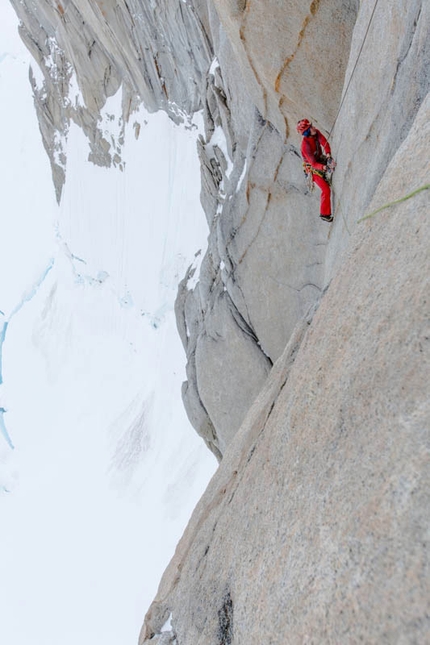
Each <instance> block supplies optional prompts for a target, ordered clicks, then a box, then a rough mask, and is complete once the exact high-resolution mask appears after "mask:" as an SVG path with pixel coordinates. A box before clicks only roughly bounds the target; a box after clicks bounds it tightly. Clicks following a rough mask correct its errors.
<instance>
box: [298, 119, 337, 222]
mask: <svg viewBox="0 0 430 645" xmlns="http://www.w3.org/2000/svg"><path fill="white" fill-rule="evenodd" d="M297 132H298V133H299V134H301V135H302V136H303V139H302V146H301V150H302V157H303V168H304V171H305V173H306V174H307V175H309V176H310V177H311V178H312V182H314V183H315V184H316V185H317V186H318V188H320V189H321V205H320V217H321V219H322V220H323V221H324V222H332V221H333V216H332V213H331V199H330V183H329V181H330V179H329V176H330V175H331V173H332V172H333V170H334V169H335V167H336V162H335V161H334V159H332V158H331V150H330V144H329V142H328V141H327V139H326V138H325V136H324V135H323V134H322V133H321V132H320V131H319V130H317V129H316V128H314V126H313V125H312V123H311V122H310V121H308V119H301V121H299V122H298V123H297ZM323 150H324V152H323Z"/></svg>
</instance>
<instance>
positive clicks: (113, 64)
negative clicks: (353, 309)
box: [11, 0, 358, 458]
mask: <svg viewBox="0 0 430 645" xmlns="http://www.w3.org/2000/svg"><path fill="white" fill-rule="evenodd" d="M11 2H12V4H13V5H14V7H15V9H16V11H17V13H18V15H19V17H20V18H21V20H22V26H21V34H22V37H23V39H24V40H25V42H26V43H27V45H28V46H29V48H30V50H31V51H32V53H33V55H34V57H35V59H36V61H37V63H38V64H39V66H40V68H41V70H42V73H43V78H44V83H43V84H40V82H39V83H38V82H37V81H36V78H35V76H36V75H34V77H33V79H32V83H33V88H34V95H35V101H36V107H37V110H38V114H39V122H40V128H41V132H42V136H43V140H44V143H45V147H46V149H47V151H48V154H49V155H50V158H51V164H52V168H53V177H54V182H55V185H56V189H57V195H58V198H60V195H61V189H62V185H63V182H64V177H65V172H66V166H67V160H66V157H65V154H64V151H63V140H64V137H67V132H68V128H69V127H70V124H71V122H75V123H77V124H78V125H79V126H80V127H82V128H83V130H84V131H85V133H86V134H87V136H88V139H89V142H90V148H91V152H90V159H91V160H92V161H93V162H94V163H97V164H101V165H108V166H109V165H116V166H118V167H119V168H120V169H122V168H123V165H122V158H121V147H122V144H123V133H122V132H120V133H119V135H118V138H117V140H115V141H108V140H106V138H105V137H104V133H103V129H102V127H101V124H100V112H101V110H102V109H103V106H104V105H105V102H106V99H107V98H109V97H110V96H112V95H113V94H115V92H117V90H118V88H119V87H120V86H121V88H122V97H123V98H122V102H123V116H122V119H123V123H124V122H126V121H127V120H128V119H129V118H130V116H131V114H132V112H133V109H134V108H135V107H136V106H137V105H138V104H139V103H141V102H143V103H144V104H145V106H146V107H147V108H148V109H149V110H156V109H164V110H166V111H167V113H168V114H169V115H170V116H171V117H172V118H173V119H175V121H176V122H179V121H185V122H186V121H187V119H188V118H189V117H190V116H191V115H192V114H193V113H194V112H195V111H196V110H200V109H202V110H203V114H204V123H205V132H204V133H203V134H202V135H201V137H200V140H199V143H198V152H199V156H200V160H201V169H202V170H201V172H202V204H203V207H204V210H205V213H206V217H207V221H208V226H209V231H210V233H209V240H208V251H207V254H206V257H205V260H204V262H203V267H202V271H201V273H200V281H199V284H198V286H197V287H196V288H195V289H194V290H190V293H188V294H187V293H186V292H187V286H186V283H185V282H183V284H182V289H181V293H180V296H179V298H178V305H177V313H178V324H179V327H180V328H181V329H182V333H181V335H182V338H183V341H184V346H185V349H186V352H187V362H188V367H187V374H188V381H187V383H186V384H184V388H183V393H184V403H185V407H186V409H187V413H188V416H189V418H190V419H191V421H192V423H193V425H194V426H195V428H196V430H197V431H198V432H199V433H200V434H201V435H202V437H203V438H204V439H205V441H206V443H207V444H208V446H209V447H210V448H211V449H212V450H213V452H214V453H215V454H216V455H217V457H219V458H220V457H221V455H222V454H223V453H224V451H225V448H226V446H227V445H228V443H229V442H230V440H231V438H232V436H233V435H234V433H235V432H236V431H237V429H238V428H239V426H240V424H241V422H242V420H243V418H244V416H245V414H246V411H247V410H248V408H249V406H250V405H251V403H252V401H253V399H254V398H255V396H256V394H257V393H258V391H259V389H260V388H261V386H262V384H263V383H264V381H265V379H266V377H267V374H268V372H269V370H270V368H271V366H272V364H273V361H275V360H276V359H277V358H278V357H279V356H280V354H281V353H282V351H283V349H284V347H285V344H286V342H287V340H288V338H289V336H290V334H291V333H292V330H293V328H294V326H295V324H296V323H297V321H298V320H299V319H300V318H301V317H302V316H303V314H304V313H305V311H306V310H307V309H308V307H309V306H310V304H311V303H313V302H314V301H315V299H316V298H318V296H319V293H320V291H321V288H322V287H323V285H324V258H325V246H326V243H327V235H328V231H327V229H326V228H324V225H323V224H321V223H320V222H319V221H315V215H316V214H317V211H318V206H317V198H316V196H312V197H310V195H309V194H308V191H307V188H306V186H305V183H304V181H303V173H302V170H301V162H300V158H299V153H298V149H297V144H298V143H299V142H298V140H297V138H296V136H295V132H294V123H295V121H296V120H297V118H298V117H299V116H302V114H303V113H304V112H307V113H308V116H309V117H311V118H313V119H314V121H315V123H317V124H318V125H319V126H320V127H322V128H326V129H327V128H328V127H329V125H330V123H331V122H332V121H333V119H334V116H335V111H336V107H337V105H338V103H339V100H340V96H341V91H342V84H343V77H344V72H345V68H346V65H347V61H348V53H349V47H350V41H351V37H352V30H353V27H354V24H355V20H356V15H357V10H358V3H357V2H356V1H355V0H331V1H330V2H324V3H321V2H317V1H316V0H313V1H312V2H309V3H304V4H303V3H301V2H293V3H290V5H291V6H288V8H286V7H284V6H281V5H280V4H279V2H277V1H275V0H270V1H268V2H265V3H264V7H263V5H262V4H261V3H256V2H246V3H245V2H236V1H235V2H232V1H229V2H226V1H221V0H216V1H215V2H208V1H207V0H186V1H183V0H175V1H173V2H170V1H169V2H167V1H166V2H164V1H163V2H157V3H154V2H152V0H127V2H125V0H119V1H116V0H103V1H101V0H97V1H95V2H91V3H89V2H87V1H86V0H67V1H65V0H63V1H61V2H60V0H58V1H57V0H55V1H54V0H38V1H37V2H33V1H31V2H30V0H23V1H19V0H11ZM263 9H264V10H263ZM328 41H329V42H330V45H328ZM321 57H323V59H324V65H316V64H315V61H316V60H319V59H320V58H321ZM76 85H78V86H79V89H80V91H81V93H82V98H83V104H80V103H77V102H76V100H74V98H73V92H72V91H71V88H72V87H73V88H74V87H76ZM181 307H182V308H181ZM184 329H185V333H184V331H183V330H184ZM187 334H189V336H188V335H187ZM243 374H246V375H247V376H246V378H243ZM233 401H234V405H233Z"/></svg>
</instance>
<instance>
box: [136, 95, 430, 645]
mask: <svg viewBox="0 0 430 645" xmlns="http://www.w3.org/2000/svg"><path fill="white" fill-rule="evenodd" d="M429 144H430V97H428V98H427V99H426V101H425V102H424V105H423V106H422V109H421V110H420V112H419V114H418V117H417V119H416V121H415V123H414V125H413V127H412V129H411V131H410V134H409V135H408V137H407V138H406V140H405V142H404V144H403V145H402V147H401V148H400V149H399V151H398V152H397V154H396V155H395V156H394V158H393V160H392V162H391V164H390V165H389V166H388V168H387V170H386V172H385V173H384V176H383V178H382V180H381V182H380V184H379V186H378V189H377V191H376V194H375V196H374V199H373V200H372V203H371V205H370V206H369V213H370V212H372V211H373V210H376V209H378V208H380V207H382V206H384V205H387V203H389V202H392V201H395V200H398V199H401V198H402V197H404V196H405V195H410V194H412V193H414V192H415V191H416V190H419V189H420V188H422V187H424V186H426V185H427V189H426V190H420V191H419V192H417V193H415V194H414V195H412V196H411V197H410V198H409V199H407V200H405V201H402V202H400V203H397V204H394V205H392V206H390V207H388V208H384V209H383V210H382V211H380V212H379V213H377V214H375V215H374V216H373V217H371V218H369V219H366V220H364V221H362V222H361V223H360V224H358V225H357V227H356V230H355V231H354V233H353V235H352V237H351V243H350V247H349V250H348V253H347V256H346V257H344V260H343V263H342V268H341V269H340V270H339V271H338V273H337V275H336V277H335V278H334V279H333V281H332V283H331V285H330V287H329V289H328V291H327V292H326V293H325V294H324V295H323V296H322V298H321V302H320V305H319V308H318V310H317V312H316V313H315V315H314V316H313V319H312V316H311V315H310V316H308V319H307V320H306V319H305V320H304V321H303V322H302V323H301V324H300V325H299V326H298V327H297V328H296V329H295V331H294V333H293V335H292V337H291V339H290V342H289V344H288V346H287V348H286V350H285V352H284V354H283V355H282V357H281V358H280V359H279V361H278V362H277V363H276V364H275V366H274V368H273V370H272V372H271V374H270V376H269V378H268V380H267V382H266V385H265V387H264V388H263V390H262V391H261V393H260V395H259V396H258V397H257V399H256V401H255V402H254V405H253V406H252V407H251V409H250V412H249V414H248V416H247V418H246V420H245V422H244V424H243V425H242V427H241V429H240V431H239V432H238V433H237V434H236V436H235V438H234V439H233V441H232V442H231V444H230V447H229V449H228V450H227V452H226V454H225V456H224V459H223V461H222V463H221V465H220V467H219V469H218V472H217V473H216V474H215V476H214V478H213V479H212V481H211V483H210V485H209V487H208V489H207V491H206V493H205V495H204V496H203V498H202V500H201V501H200V503H199V505H198V506H197V508H196V511H195V512H194V514H193V517H192V518H191V521H190V524H189V526H188V528H187V530H186V532H185V534H184V537H183V538H182V540H181V542H180V543H179V545H178V548H177V551H176V554H175V556H174V558H173V560H172V562H171V564H170V565H169V567H168V569H167V571H166V573H165V575H164V577H163V579H162V582H161V584H160V589H159V593H158V595H157V598H156V600H155V601H154V603H153V605H152V606H151V608H150V610H149V612H148V614H147V617H146V620H145V624H144V626H143V629H142V634H141V639H140V643H141V644H146V643H148V644H149V643H150V642H152V640H151V637H152V635H153V634H157V632H158V631H159V629H160V625H161V624H162V623H163V621H164V620H165V618H166V615H168V614H169V613H170V612H171V613H172V615H173V618H172V627H173V633H174V634H175V635H176V637H177V642H178V643H179V644H180V645H199V644H200V645H212V644H213V645H218V644H219V643H227V642H228V643H238V644H239V643H249V644H250V645H260V644H261V643H267V644H268V645H278V644H279V643H292V644H295V643H297V645H299V644H302V643H315V644H317V643H358V642H365V643H372V644H373V643H374V644H375V645H376V643H378V644H380V643H417V644H420V645H421V644H422V645H424V644H425V643H427V642H428V637H429V633H430V619H429V615H430V575H429V573H430V571H429V568H430V561H429V550H428V540H429V535H430V494H429V490H430V453H429V446H430V443H429V442H430V401H429V397H428V374H429V373H430V302H429V297H428V294H429V287H430V284H429V283H430V275H429V266H430V248H429V245H428V239H429V235H430V218H429V194H430V189H429V187H428V182H429V177H430V161H429V159H428V155H427V156H425V150H426V149H427V148H428V145H429ZM400 171H402V172H401V174H400Z"/></svg>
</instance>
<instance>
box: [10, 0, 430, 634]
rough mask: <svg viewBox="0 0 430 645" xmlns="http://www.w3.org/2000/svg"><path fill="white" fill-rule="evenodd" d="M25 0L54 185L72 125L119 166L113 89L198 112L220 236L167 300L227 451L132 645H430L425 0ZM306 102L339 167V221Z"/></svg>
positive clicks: (429, 7) (192, 406) (188, 399)
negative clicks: (110, 113) (302, 122)
mask: <svg viewBox="0 0 430 645" xmlns="http://www.w3.org/2000/svg"><path fill="white" fill-rule="evenodd" d="M11 2H12V4H13V5H14V6H15V8H16V11H17V13H18V15H19V16H20V17H21V19H22V26H21V33H22V36H23V38H24V40H25V41H26V42H27V44H28V46H29V48H30V49H31V51H32V52H33V54H34V56H35V58H36V60H37V61H38V63H39V65H40V67H41V69H42V72H43V76H44V79H45V83H44V84H43V85H41V84H40V82H38V81H36V76H35V75H34V78H33V86H34V92H35V101H36V105H37V109H38V114H39V121H40V127H41V131H42V135H43V138H44V142H45V146H46V149H47V152H48V154H49V155H50V158H51V163H52V167H53V176H54V181H55V183H56V186H57V191H58V195H60V194H61V186H62V182H63V181H64V172H65V171H66V162H67V160H66V159H65V157H64V154H63V151H62V148H61V142H62V138H63V137H65V136H67V130H68V127H69V125H70V123H71V122H72V121H74V122H76V123H78V124H79V125H80V126H81V127H82V128H83V129H84V131H85V132H86V133H87V135H88V138H89V140H90V142H91V158H92V159H93V161H94V162H95V163H100V164H105V165H110V164H114V165H118V167H121V145H122V140H121V135H119V138H118V141H115V142H112V141H109V142H108V141H106V140H105V139H104V138H103V132H102V131H101V129H100V127H99V124H100V113H101V110H102V109H103V106H104V104H105V101H106V99H107V98H108V97H109V96H112V95H113V94H114V93H115V92H116V91H117V90H118V88H119V87H122V93H123V94H122V96H123V120H124V122H125V121H126V120H127V119H129V118H130V116H131V114H132V112H133V109H134V107H135V106H137V105H138V104H139V103H141V102H144V103H145V105H146V107H147V108H148V109H150V110H156V109H164V110H166V112H167V113H168V114H169V115H170V116H171V117H172V118H173V119H175V120H176V121H177V122H179V121H183V122H185V123H186V122H187V120H188V119H189V117H190V116H191V115H192V114H193V112H195V111H197V110H202V111H203V116H204V132H202V133H201V134H200V137H199V140H198V154H199V158H200V162H201V185H202V190H201V200H202V204H203V207H204V211H205V215H206V219H207V223H208V228H209V237H208V249H207V252H206V253H205V255H204V258H203V260H202V262H201V267H200V272H199V276H198V278H199V279H198V282H197V283H195V278H196V276H195V275H194V272H195V269H194V268H191V267H190V269H189V271H188V273H187V275H186V276H185V277H184V279H183V280H182V282H181V284H180V286H179V291H178V298H177V302H176V315H177V321H178V330H179V334H180V336H181V339H182V342H183V345H184V348H185V351H186V356H187V382H186V383H184V386H183V398H184V404H185V407H186V409H187V413H188V416H189V418H190V420H191V422H192V423H193V425H194V427H195V428H196V430H197V432H198V433H199V434H200V435H201V436H202V437H203V439H204V440H205V441H206V443H207V445H208V447H209V448H210V449H211V450H212V451H213V452H214V454H215V455H216V456H217V457H218V459H219V460H220V461H221V464H220V467H219V470H218V472H217V473H216V475H215V477H214V478H213V480H212V482H211V483H210V485H209V487H208V490H207V492H206V493H205V495H204V496H203V498H202V500H201V501H200V503H199V505H198V507H197V509H196V511H195V513H194V515H193V517H192V518H191V521H190V524H189V526H188V528H187V530H186V532H185V534H184V537H183V539H182V540H181V542H180V544H179V545H178V548H177V552H176V554H175V557H174V558H173V560H172V562H171V564H170V566H169V567H168V569H167V570H166V573H165V575H164V577H163V579H162V581H161V584H160V589H159V593H158V595H157V598H156V599H155V601H154V603H153V605H152V606H151V608H150V610H149V612H148V614H147V616H146V619H145V623H144V626H143V629H142V633H141V638H140V643H141V645H144V644H145V645H146V644H148V645H149V643H151V645H152V644H153V643H159V645H165V644H166V643H177V644H179V645H198V644H201V645H221V644H224V645H226V644H233V643H234V644H237V645H241V644H242V643H247V644H248V643H249V644H250V645H254V644H255V645H261V643H265V644H266V643H267V644H268V645H270V644H273V645H278V644H281V643H282V644H283V643H289V644H290V643H291V644H295V643H297V645H299V644H302V643H309V644H311V643H315V644H318V645H319V644H320V643H359V642H365V643H370V644H372V643H375V645H376V643H378V644H380V643H387V644H388V643H418V644H423V645H424V643H428V642H429V638H430V636H429V634H430V624H429V618H428V617H429V615H430V607H429V598H430V589H429V580H430V577H429V558H428V540H429V532H430V517H429V508H430V504H429V501H430V500H429V498H428V490H429V483H430V482H429V476H430V469H429V431H430V408H429V399H428V374H429V372H430V370H429V367H430V365H429V363H430V349H429V338H430V328H429V319H430V311H429V299H428V293H429V266H430V262H429V260H430V257H429V245H428V239H429V233H430V231H429V221H430V219H429V203H430V199H429V195H430V189H429V185H430V166H429V155H428V149H429V145H430V130H429V123H430V98H429V87H430V38H429V35H430V4H429V3H428V2H427V0H393V2H390V3H386V2H378V1H377V2H374V1H373V0H362V1H361V2H358V0H357V1H354V0H326V1H324V2H323V1H322V0H321V1H320V0H308V1H307V2H299V1H298V0H291V1H290V2H288V3H280V2H278V1H277V0H266V1H265V2H264V3H263V2H257V1H256V0H211V1H209V0H168V1H167V0H159V2H154V1H153V0H127V1H126V0H117V1H114V0H105V1H103V2H102V1H99V0H97V1H94V2H87V1H86V0H69V1H68V2H66V1H65V0H64V1H62V2H59V1H54V0H11ZM76 83H77V84H78V85H79V87H80V89H81V92H82V96H83V98H84V105H78V104H76V103H73V101H71V100H70V98H69V95H70V87H71V86H72V85H73V84H76ZM304 116H306V117H307V118H309V119H311V120H312V121H313V122H314V123H315V124H316V125H317V127H320V128H321V129H322V130H323V131H324V132H325V133H326V134H330V141H331V144H332V150H333V154H334V157H335V158H336V160H337V162H338V166H337V170H336V172H335V174H334V179H333V204H334V215H335V219H334V222H333V224H332V225H331V226H328V225H327V224H326V223H324V222H321V221H320V219H319V217H318V212H319V211H318V208H319V205H318V197H319V196H318V191H315V192H313V193H311V192H309V190H308V188H307V186H306V184H305V180H304V178H303V172H302V166H301V158H300V154H299V145H300V141H299V138H298V136H297V135H296V133H295V129H294V124H295V122H296V120H297V119H298V118H300V117H304ZM375 211H377V212H375ZM170 614H172V620H171V625H172V628H171V629H169V630H168V631H163V626H164V625H165V624H166V621H167V619H168V618H169V615H170ZM169 624H170V623H169Z"/></svg>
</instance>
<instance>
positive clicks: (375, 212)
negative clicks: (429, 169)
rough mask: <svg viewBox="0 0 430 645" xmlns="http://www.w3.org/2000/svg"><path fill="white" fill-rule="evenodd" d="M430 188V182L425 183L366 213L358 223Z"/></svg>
mask: <svg viewBox="0 0 430 645" xmlns="http://www.w3.org/2000/svg"><path fill="white" fill-rule="evenodd" d="M429 189H430V184H425V185H424V186H421V187H420V188H417V189H416V190H414V191H412V192H411V193H408V194H407V195H404V197H400V199H396V200H394V201H393V202H389V203H388V204H384V205H383V206H381V207H380V208H377V209H376V211H372V212H371V213H369V214H368V215H365V216H364V217H362V218H361V219H359V220H358V222H357V223H358V224H359V223H360V222H364V220H366V219H369V218H370V217H373V216H374V215H376V214H377V213H380V212H381V211H384V210H385V209H386V208H391V206H395V205H396V204H401V203H402V202H405V201H406V200H408V199H411V197H415V195H418V193H422V191H423V190H429Z"/></svg>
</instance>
